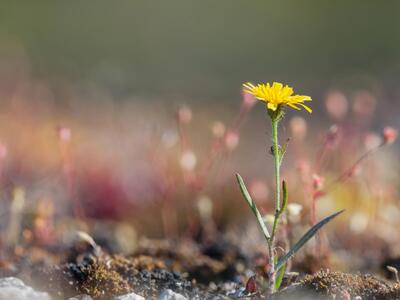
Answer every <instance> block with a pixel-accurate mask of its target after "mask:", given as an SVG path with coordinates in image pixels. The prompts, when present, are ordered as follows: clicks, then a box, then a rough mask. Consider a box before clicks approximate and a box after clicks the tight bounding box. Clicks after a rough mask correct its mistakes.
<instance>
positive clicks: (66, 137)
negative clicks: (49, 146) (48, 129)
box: [58, 127, 72, 142]
mask: <svg viewBox="0 0 400 300" xmlns="http://www.w3.org/2000/svg"><path fill="white" fill-rule="evenodd" d="M71 135H72V134H71V129H69V128H67V127H60V129H59V130H58V136H59V138H60V140H61V141H63V142H69V141H70V140H71Z"/></svg>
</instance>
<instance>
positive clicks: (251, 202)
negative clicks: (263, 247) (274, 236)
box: [236, 174, 271, 242]
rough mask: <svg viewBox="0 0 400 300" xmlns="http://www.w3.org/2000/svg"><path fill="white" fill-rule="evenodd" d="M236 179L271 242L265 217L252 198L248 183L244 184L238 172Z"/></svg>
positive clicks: (265, 235) (266, 237)
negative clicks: (247, 186)
mask: <svg viewBox="0 0 400 300" xmlns="http://www.w3.org/2000/svg"><path fill="white" fill-rule="evenodd" d="M236 179H237V181H238V183H239V187H240V191H241V192H242V195H243V197H244V199H245V200H246V202H247V204H248V205H249V207H250V208H251V210H252V211H253V214H254V215H255V216H256V218H257V222H258V225H259V226H260V228H261V231H262V232H263V234H264V237H265V239H266V240H267V241H268V242H269V240H270V237H271V236H270V234H269V232H268V228H267V226H266V225H265V223H264V220H263V218H262V216H261V214H260V212H259V210H258V208H257V206H256V204H255V203H254V201H253V199H252V198H251V196H250V193H249V191H248V190H247V188H246V185H245V184H244V181H243V178H242V177H241V176H240V175H239V174H236Z"/></svg>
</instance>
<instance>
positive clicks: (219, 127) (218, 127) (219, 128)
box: [212, 121, 226, 138]
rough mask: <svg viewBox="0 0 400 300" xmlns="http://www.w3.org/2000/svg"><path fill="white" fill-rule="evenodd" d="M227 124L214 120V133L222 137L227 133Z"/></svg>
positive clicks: (217, 136)
mask: <svg viewBox="0 0 400 300" xmlns="http://www.w3.org/2000/svg"><path fill="white" fill-rule="evenodd" d="M225 130H226V128H225V125H224V123H222V122H221V121H216V122H214V124H213V126H212V133H213V135H214V136H215V137H216V138H221V137H223V136H224V134H225Z"/></svg>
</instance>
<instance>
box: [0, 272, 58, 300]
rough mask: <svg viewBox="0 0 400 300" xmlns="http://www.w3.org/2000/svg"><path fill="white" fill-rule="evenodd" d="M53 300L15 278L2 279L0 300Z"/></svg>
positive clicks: (0, 281)
mask: <svg viewBox="0 0 400 300" xmlns="http://www.w3.org/2000/svg"><path fill="white" fill-rule="evenodd" d="M10 299H12V300H51V297H50V296H49V294H47V293H44V292H38V291H35V290H34V289H33V288H31V287H30V286H27V285H25V284H24V283H23V282H22V280H20V279H18V278H15V277H7V278H0V300H10Z"/></svg>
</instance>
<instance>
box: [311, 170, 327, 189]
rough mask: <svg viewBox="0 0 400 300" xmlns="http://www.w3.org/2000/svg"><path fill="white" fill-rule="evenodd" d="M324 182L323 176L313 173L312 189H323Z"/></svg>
mask: <svg viewBox="0 0 400 300" xmlns="http://www.w3.org/2000/svg"><path fill="white" fill-rule="evenodd" d="M324 183H325V178H324V177H322V176H319V175H318V174H313V187H314V190H317V191H320V190H322V189H323V187H324Z"/></svg>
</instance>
